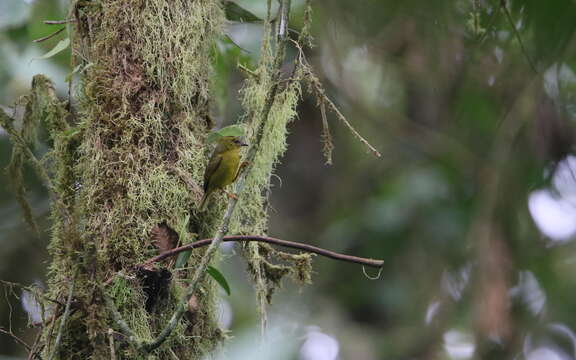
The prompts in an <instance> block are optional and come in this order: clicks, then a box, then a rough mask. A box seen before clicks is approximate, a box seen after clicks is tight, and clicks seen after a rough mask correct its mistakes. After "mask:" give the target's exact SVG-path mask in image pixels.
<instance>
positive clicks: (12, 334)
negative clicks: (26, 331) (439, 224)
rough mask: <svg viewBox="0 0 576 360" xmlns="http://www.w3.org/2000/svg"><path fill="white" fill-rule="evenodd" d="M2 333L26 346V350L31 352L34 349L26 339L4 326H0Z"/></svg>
mask: <svg viewBox="0 0 576 360" xmlns="http://www.w3.org/2000/svg"><path fill="white" fill-rule="evenodd" d="M0 333H2V334H5V335H8V336H10V337H11V338H12V339H13V340H14V341H15V342H17V343H18V344H20V345H22V346H23V347H25V348H26V350H28V351H29V352H30V351H32V348H31V347H30V345H28V344H27V343H26V341H24V340H22V339H21V338H19V337H18V336H16V335H15V334H14V333H13V332H12V331H8V330H4V329H3V328H0Z"/></svg>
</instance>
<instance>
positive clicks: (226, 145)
mask: <svg viewBox="0 0 576 360" xmlns="http://www.w3.org/2000/svg"><path fill="white" fill-rule="evenodd" d="M242 146H248V145H246V144H244V143H243V142H242V141H241V140H240V138H239V137H237V136H223V137H221V138H220V139H218V143H217V145H216V148H215V149H214V152H213V153H212V157H211V158H210V161H209V162H208V166H206V170H205V171H204V196H203V197H202V201H201V202H200V211H204V210H205V208H206V204H207V202H208V197H209V196H210V195H211V194H212V193H213V192H214V191H215V190H222V189H224V188H225V187H226V186H228V185H230V184H232V183H233V182H234V181H235V180H236V178H237V177H238V170H239V168H240V148H241V147H242Z"/></svg>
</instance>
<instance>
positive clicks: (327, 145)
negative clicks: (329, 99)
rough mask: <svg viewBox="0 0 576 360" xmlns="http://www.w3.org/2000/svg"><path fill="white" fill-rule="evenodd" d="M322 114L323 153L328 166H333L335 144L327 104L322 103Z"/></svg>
mask: <svg viewBox="0 0 576 360" xmlns="http://www.w3.org/2000/svg"><path fill="white" fill-rule="evenodd" d="M320 114H321V115H322V152H323V153H324V158H325V159H326V165H332V150H334V143H333V142H332V135H331V134H330V127H329V125H328V117H327V116H326V104H324V102H321V103H320Z"/></svg>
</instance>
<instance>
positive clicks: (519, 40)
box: [500, 0, 539, 74]
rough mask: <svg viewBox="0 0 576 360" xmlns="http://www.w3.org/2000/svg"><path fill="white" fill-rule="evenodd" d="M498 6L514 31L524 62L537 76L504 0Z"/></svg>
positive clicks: (534, 66) (536, 71) (536, 70)
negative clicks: (526, 62)
mask: <svg viewBox="0 0 576 360" xmlns="http://www.w3.org/2000/svg"><path fill="white" fill-rule="evenodd" d="M500 6H501V7H502V9H503V10H504V14H506V18H507V19H508V22H509V23H510V26H511V27H512V30H513V31H514V36H516V38H517V39H518V43H519V44H520V49H521V50H522V53H523V54H524V57H525V58H526V61H528V64H529V65H530V67H531V68H532V70H533V71H534V72H535V73H536V74H538V73H539V72H538V69H536V65H535V64H534V62H532V59H531V58H530V56H528V51H526V48H525V47H524V42H523V41H522V37H521V36H520V32H518V29H516V25H514V19H512V14H510V10H508V7H507V6H506V0H500Z"/></svg>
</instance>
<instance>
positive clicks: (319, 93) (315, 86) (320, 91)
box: [292, 40, 382, 157]
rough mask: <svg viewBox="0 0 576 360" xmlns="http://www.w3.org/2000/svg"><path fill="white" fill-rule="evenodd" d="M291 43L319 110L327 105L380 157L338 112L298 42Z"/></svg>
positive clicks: (359, 139) (357, 137) (356, 136)
mask: <svg viewBox="0 0 576 360" xmlns="http://www.w3.org/2000/svg"><path fill="white" fill-rule="evenodd" d="M292 43H294V45H295V46H296V48H297V49H298V61H299V62H300V64H301V66H302V67H303V68H304V70H305V71H306V72H307V75H308V76H306V77H305V80H306V82H307V83H308V85H309V88H311V90H312V91H313V93H314V95H315V96H316V100H317V101H318V103H319V105H320V106H321V107H320V110H321V111H322V107H325V106H326V105H327V106H328V109H329V110H331V111H332V112H333V113H334V114H336V117H338V119H340V121H342V122H343V123H344V125H345V126H346V127H347V128H348V130H349V131H350V132H351V133H352V135H353V136H354V137H355V138H356V139H358V141H360V142H361V143H362V144H364V146H366V147H367V148H368V150H370V152H371V153H372V154H374V156H376V157H382V154H380V152H379V151H378V150H376V148H374V146H372V145H371V144H370V143H369V142H368V140H366V139H365V138H364V137H363V136H362V135H360V133H359V132H358V131H357V130H356V129H355V128H354V126H352V124H350V122H349V121H348V119H346V117H345V116H344V115H343V114H342V113H341V112H340V110H339V109H338V107H337V106H336V105H335V104H334V103H333V102H332V100H330V98H329V97H328V95H326V91H324V87H323V86H322V84H321V83H320V80H318V78H317V77H316V75H315V74H314V72H313V71H312V67H311V66H310V64H309V63H308V60H307V59H306V56H305V55H304V51H303V50H302V47H301V46H300V44H298V43H297V42H296V41H293V40H292ZM325 111H326V110H325V109H324V113H323V114H322V115H323V120H324V115H325Z"/></svg>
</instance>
